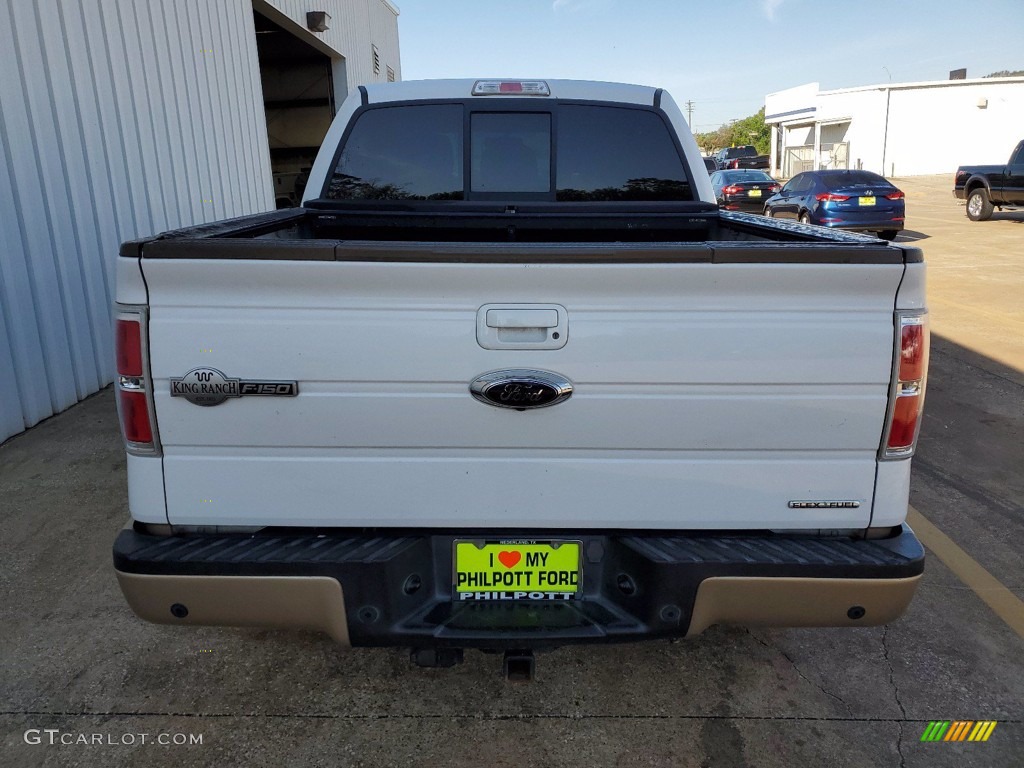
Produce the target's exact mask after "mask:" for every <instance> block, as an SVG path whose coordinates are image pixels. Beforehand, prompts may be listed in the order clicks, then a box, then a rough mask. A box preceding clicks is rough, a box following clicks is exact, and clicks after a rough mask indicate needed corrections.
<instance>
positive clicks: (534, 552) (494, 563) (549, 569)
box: [451, 538, 583, 602]
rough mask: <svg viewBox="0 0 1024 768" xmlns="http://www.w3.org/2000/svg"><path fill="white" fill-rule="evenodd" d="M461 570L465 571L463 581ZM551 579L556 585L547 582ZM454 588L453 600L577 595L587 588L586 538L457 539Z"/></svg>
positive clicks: (455, 544)
mask: <svg viewBox="0 0 1024 768" xmlns="http://www.w3.org/2000/svg"><path fill="white" fill-rule="evenodd" d="M552 555H555V557H554V559H553V560H552ZM460 564H461V565H462V567H461V568H460ZM460 574H466V577H465V578H463V579H462V580H461V581H460ZM512 574H518V575H517V576H512ZM552 580H554V581H555V583H554V584H552V583H549V582H550V581H552ZM451 589H452V600H453V601H454V602H470V601H488V600H521V601H529V600H576V599H579V598H580V596H581V595H582V592H583V542H582V541H581V540H579V539H571V538H568V539H562V538H558V539H548V538H540V539H527V538H523V539H498V538H475V539H470V538H466V539H455V540H454V541H453V542H452V586H451Z"/></svg>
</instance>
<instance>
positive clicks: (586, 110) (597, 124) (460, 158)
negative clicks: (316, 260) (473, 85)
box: [324, 103, 693, 202]
mask: <svg viewBox="0 0 1024 768" xmlns="http://www.w3.org/2000/svg"><path fill="white" fill-rule="evenodd" d="M467 115H468V119H467ZM324 192H325V195H324V196H325V197H327V198H329V199H334V200H404V201H417V200H423V201H444V200H497V199H503V200H504V199H507V200H538V201H544V200H556V201H562V202H615V201H623V202H640V201H675V200H693V193H692V190H691V187H690V183H689V180H688V177H687V175H686V169H685V166H684V164H683V162H682V159H681V157H680V153H679V150H678V148H677V146H676V143H675V141H674V139H673V135H672V132H671V130H670V129H669V127H668V125H667V124H666V122H665V121H664V120H663V119H662V117H661V116H660V114H658V113H657V112H654V111H652V110H649V109H643V108H628V107H617V106H605V105H589V104H559V105H554V106H551V107H548V108H544V109H537V110H536V111H529V110H522V109H517V110H515V111H501V110H500V109H497V110H494V109H489V110H475V109H473V108H472V107H471V106H466V105H464V104H462V103H454V104H414V105H400V106H393V107H373V108H370V109H366V110H364V111H363V112H362V113H361V114H360V115H359V116H358V117H357V119H356V121H355V123H354V124H353V126H352V128H351V129H350V130H349V132H348V136H347V137H346V139H345V141H344V146H343V147H342V149H341V152H340V154H339V155H338V159H337V161H336V163H335V167H334V170H333V173H332V174H331V176H330V178H329V179H328V183H327V186H326V188H325V190H324Z"/></svg>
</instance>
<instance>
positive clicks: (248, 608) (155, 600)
mask: <svg viewBox="0 0 1024 768" xmlns="http://www.w3.org/2000/svg"><path fill="white" fill-rule="evenodd" d="M117 580H118V582H119V583H120V585H121V591H122V592H124V596H125V599H127V601H128V605H130V606H131V608H132V610H133V611H135V613H136V614H137V615H138V616H139V617H140V618H142V619H145V620H146V621H152V622H155V623H157V624H194V625H205V626H221V627H268V628H282V629H312V630H320V631H322V632H326V633H327V634H329V635H330V636H331V637H333V638H334V639H335V640H337V641H338V642H339V643H341V644H343V645H346V646H347V645H349V644H350V643H349V637H348V622H347V619H346V617H345V598H344V596H343V595H342V591H341V584H339V583H338V581H337V580H336V579H331V578H327V577H324V576H160V575H152V574H140V573H124V572H123V571H117ZM175 604H178V605H182V606H185V608H186V609H187V610H188V615H186V616H184V617H183V618H178V617H177V616H175V615H174V614H173V613H172V612H171V606H172V605H175Z"/></svg>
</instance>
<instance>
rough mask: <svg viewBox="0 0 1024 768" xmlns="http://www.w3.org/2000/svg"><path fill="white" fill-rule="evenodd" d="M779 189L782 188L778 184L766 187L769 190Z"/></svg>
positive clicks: (776, 190) (775, 190)
mask: <svg viewBox="0 0 1024 768" xmlns="http://www.w3.org/2000/svg"><path fill="white" fill-rule="evenodd" d="M780 189H782V185H780V184H772V185H771V186H770V187H768V191H769V192H778V191H779V190H780Z"/></svg>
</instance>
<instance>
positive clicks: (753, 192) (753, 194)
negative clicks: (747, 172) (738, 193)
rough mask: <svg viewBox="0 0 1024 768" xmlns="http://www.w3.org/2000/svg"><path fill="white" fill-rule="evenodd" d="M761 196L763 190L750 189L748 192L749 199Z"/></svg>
mask: <svg viewBox="0 0 1024 768" xmlns="http://www.w3.org/2000/svg"><path fill="white" fill-rule="evenodd" d="M760 196H761V190H760V189H748V190H747V197H760Z"/></svg>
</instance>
